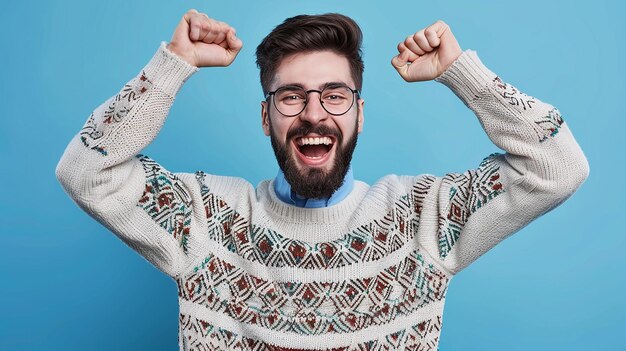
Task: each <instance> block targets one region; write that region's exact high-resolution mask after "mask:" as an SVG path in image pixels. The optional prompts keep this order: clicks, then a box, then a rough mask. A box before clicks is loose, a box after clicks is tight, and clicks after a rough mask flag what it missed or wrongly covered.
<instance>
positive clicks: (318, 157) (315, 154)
mask: <svg viewBox="0 0 626 351" xmlns="http://www.w3.org/2000/svg"><path fill="white" fill-rule="evenodd" d="M294 144H295V148H296V150H297V151H298V152H297V154H298V157H299V158H300V159H301V160H302V161H303V162H304V163H305V164H308V165H311V166H315V165H320V164H322V163H324V162H325V161H326V160H327V159H328V158H329V157H330V154H331V152H330V151H331V150H332V149H333V147H334V145H335V138H333V137H330V136H317V135H316V136H304V137H298V138H295V139H294Z"/></svg>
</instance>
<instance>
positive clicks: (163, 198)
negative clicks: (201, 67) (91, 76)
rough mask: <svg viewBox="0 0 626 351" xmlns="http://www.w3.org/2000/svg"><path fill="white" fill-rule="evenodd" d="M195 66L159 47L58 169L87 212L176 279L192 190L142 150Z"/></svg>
mask: <svg viewBox="0 0 626 351" xmlns="http://www.w3.org/2000/svg"><path fill="white" fill-rule="evenodd" d="M196 70H197V68H196V67H193V66H191V65H189V64H188V63H186V62H185V61H183V60H182V59H180V58H178V57H177V56H176V55H174V54H172V53H171V52H169V51H168V50H167V49H166V48H165V44H164V43H163V44H161V47H160V48H159V50H158V51H157V52H156V54H155V55H154V57H153V58H152V60H151V61H150V62H149V63H148V64H147V65H146V66H145V67H144V69H143V70H142V71H141V72H140V73H139V74H138V75H137V76H136V77H135V78H133V79H132V80H131V81H130V82H128V83H127V84H126V85H124V87H123V88H122V89H121V90H120V92H119V93H118V94H117V95H115V96H113V97H112V98H110V99H108V100H107V101H105V102H104V103H103V104H102V105H100V106H99V107H98V108H96V109H95V110H94V112H93V113H92V114H91V115H90V116H89V118H88V120H87V122H86V123H85V125H84V127H83V128H82V129H81V130H80V132H79V133H78V134H77V135H76V136H75V137H74V138H73V139H72V140H71V141H70V143H69V145H68V146H67V148H66V150H65V152H64V154H63V156H62V158H61V160H60V162H59V164H58V165H57V169H56V175H57V178H58V179H59V181H60V183H61V184H62V186H63V187H64V189H65V190H66V192H67V193H68V194H69V195H70V197H71V198H72V199H73V200H74V201H75V202H76V203H77V204H78V205H79V206H80V207H81V208H82V209H83V210H85V211H86V212H87V213H89V214H90V215H91V216H93V217H94V218H95V219H96V220H98V221H99V222H101V223H102V224H103V225H105V226H106V227H107V228H109V229H110V230H111V231H113V232H114V233H115V234H116V235H117V236H118V237H119V238H120V239H122V240H123V241H124V242H125V243H126V244H128V245H129V246H130V247H131V248H133V249H134V250H136V251H137V252H139V253H140V254H141V255H142V256H144V257H145V258H146V259H147V260H148V261H150V262H151V263H152V264H154V265H155V266H156V267H157V268H159V269H160V270H162V271H163V272H165V273H166V274H168V275H170V276H173V277H174V276H176V275H177V274H178V273H179V272H180V270H181V268H182V266H183V265H184V264H185V262H186V260H185V255H186V252H187V245H188V238H189V234H190V233H189V232H190V226H191V219H192V201H191V194H190V190H189V189H188V186H186V185H185V184H186V183H185V182H184V181H183V180H182V179H181V178H179V177H178V176H176V175H174V174H172V173H170V172H168V171H167V170H165V169H163V168H162V167H161V166H160V165H158V164H157V163H156V162H154V161H152V160H150V159H149V158H147V157H144V156H141V155H138V153H139V152H140V151H141V150H142V149H143V148H144V147H146V146H147V145H148V144H149V143H150V142H151V141H152V140H153V139H154V138H155V137H156V135H157V134H158V132H159V130H160V128H161V126H162V125H163V123H164V121H165V119H166V117H167V114H168V112H169V109H170V107H171V105H172V103H173V101H174V97H175V95H176V93H177V92H178V90H179V89H180V87H181V86H182V84H183V83H184V82H185V80H186V79H188V78H189V77H190V76H191V75H192V74H193V73H194V72H195V71H196Z"/></svg>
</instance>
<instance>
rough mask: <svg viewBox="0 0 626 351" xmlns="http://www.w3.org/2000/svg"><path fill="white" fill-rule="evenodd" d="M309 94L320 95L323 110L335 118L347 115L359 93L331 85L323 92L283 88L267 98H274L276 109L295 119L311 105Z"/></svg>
mask: <svg viewBox="0 0 626 351" xmlns="http://www.w3.org/2000/svg"><path fill="white" fill-rule="evenodd" d="M309 93H318V94H319V101H320V104H321V105H322V108H324V110H325V111H326V112H328V113H329V114H331V115H333V116H341V115H343V114H346V112H348V111H349V110H350V108H351V107H352V105H353V104H354V95H355V94H356V95H358V94H359V91H358V90H356V89H351V88H349V87H348V86H346V85H343V84H329V85H327V86H326V87H324V89H322V90H315V89H311V90H304V88H302V87H300V86H295V85H286V86H282V87H280V88H278V89H276V90H274V91H270V92H269V93H267V95H266V96H265V99H266V100H267V99H269V97H270V96H274V99H273V100H274V107H276V110H278V112H280V114H282V115H283V116H285V117H295V116H297V115H299V114H300V113H302V111H304V109H305V107H306V105H307V104H308V103H309Z"/></svg>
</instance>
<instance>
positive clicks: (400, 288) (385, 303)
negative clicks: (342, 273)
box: [177, 250, 449, 335]
mask: <svg viewBox="0 0 626 351" xmlns="http://www.w3.org/2000/svg"><path fill="white" fill-rule="evenodd" d="M193 271H194V272H193V273H192V274H189V275H187V276H185V277H183V278H179V279H178V280H177V282H178V293H179V297H180V298H181V299H184V300H188V301H191V302H193V303H196V304H199V305H202V306H205V307H207V308H208V309H210V310H213V311H215V312H218V313H223V314H226V315H228V316H229V317H231V318H233V319H235V320H237V321H239V322H242V323H245V324H251V325H257V326H260V327H264V328H267V329H270V330H276V331H281V332H290V333H297V334H303V335H324V334H327V333H331V334H336V333H346V332H351V331H355V330H360V329H364V328H368V327H371V326H377V325H383V324H386V323H389V322H390V321H392V320H394V319H396V318H398V317H399V316H405V315H408V314H411V313H413V312H415V311H416V310H418V309H419V308H421V307H423V306H425V305H427V304H429V303H431V302H434V301H441V300H443V299H444V298H445V294H446V291H447V286H448V282H449V277H448V276H447V275H446V274H444V273H443V272H441V271H439V270H438V269H437V268H435V267H434V266H433V265H432V264H429V263H428V262H427V261H426V260H425V257H424V256H423V255H422V254H421V253H420V252H419V250H416V251H413V252H412V253H411V254H410V255H408V256H407V257H405V258H404V259H402V260H401V261H400V262H399V263H398V264H396V265H393V266H390V267H387V268H386V269H383V270H381V271H380V272H378V273H376V274H374V275H372V276H368V277H365V278H353V279H346V280H342V281H338V282H318V281H315V282H309V283H303V282H298V281H288V282H277V281H272V280H268V279H263V278H259V277H257V276H254V275H252V274H249V273H248V272H245V271H244V270H243V269H242V268H239V267H237V266H235V265H233V264H230V263H228V262H226V261H224V260H222V259H220V258H219V257H217V256H214V255H210V256H208V257H207V258H206V259H205V260H203V262H202V263H201V264H200V265H198V266H197V267H195V268H194V270H193Z"/></svg>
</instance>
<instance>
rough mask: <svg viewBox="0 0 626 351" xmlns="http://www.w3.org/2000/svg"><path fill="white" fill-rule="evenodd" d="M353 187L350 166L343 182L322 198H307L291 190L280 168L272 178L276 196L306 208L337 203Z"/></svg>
mask: <svg viewBox="0 0 626 351" xmlns="http://www.w3.org/2000/svg"><path fill="white" fill-rule="evenodd" d="M352 188H354V175H353V174H352V166H350V167H349V168H348V172H346V176H345V177H344V179H343V184H342V185H341V186H340V187H339V189H337V190H336V191H335V192H334V193H333V194H332V195H331V196H330V197H329V198H322V199H307V198H305V197H302V196H300V195H298V194H296V193H295V192H293V191H291V185H290V184H289V182H288V181H287V179H285V174H283V171H282V170H280V169H279V170H278V174H277V175H276V178H275V179H274V191H275V192H276V196H278V198H279V199H280V200H281V201H283V202H285V203H288V204H290V205H295V206H298V207H306V208H319V207H328V206H332V205H334V204H338V203H339V202H341V200H343V199H345V198H346V196H348V194H350V192H352Z"/></svg>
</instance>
